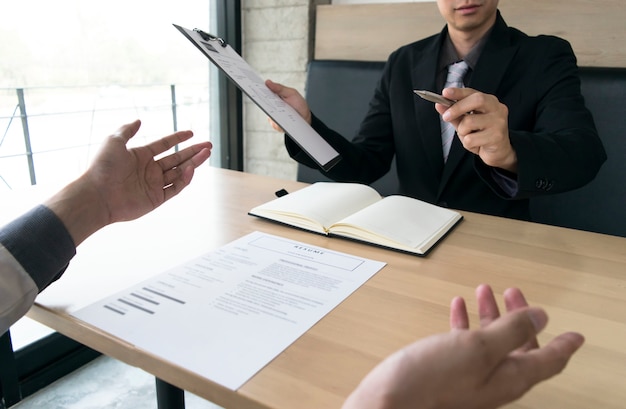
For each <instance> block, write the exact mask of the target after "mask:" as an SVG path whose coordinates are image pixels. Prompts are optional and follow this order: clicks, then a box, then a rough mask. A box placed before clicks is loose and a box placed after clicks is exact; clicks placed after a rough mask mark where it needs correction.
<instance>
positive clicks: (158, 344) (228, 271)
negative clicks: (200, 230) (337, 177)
mask: <svg viewBox="0 0 626 409" xmlns="http://www.w3.org/2000/svg"><path fill="white" fill-rule="evenodd" d="M384 265H385V263H383V262H378V261H373V260H368V259H364V258H361V257H356V256H352V255H349V254H344V253H338V252H333V251H329V250H327V249H324V248H320V247H315V246H309V245H307V244H304V243H301V242H296V241H292V240H288V239H285V238H281V237H277V236H272V235H268V234H264V233H259V232H254V233H251V234H249V235H247V236H244V237H242V238H240V239H238V240H236V241H234V242H232V243H230V244H227V245H225V246H223V247H221V248H219V249H217V250H215V251H212V252H209V253H207V254H205V255H203V256H200V257H198V258H196V259H194V260H191V261H189V262H187V263H185V264H183V265H181V266H179V267H177V268H173V269H171V270H169V271H167V272H164V273H162V274H160V275H158V276H155V277H153V278H151V279H149V280H146V281H145V282H143V283H140V284H138V285H136V286H133V287H131V288H129V289H127V290H125V291H122V292H120V293H118V294H116V295H113V296H111V297H108V298H106V299H105V300H102V301H100V302H97V303H95V304H92V305H90V306H88V307H85V308H83V309H81V310H79V311H77V312H75V313H74V314H73V315H75V316H76V317H77V318H79V319H81V320H83V321H85V322H88V323H90V324H92V325H94V326H96V327H98V328H100V329H102V330H104V331H106V332H109V333H111V334H113V335H115V336H117V337H119V338H120V339H123V340H124V341H126V342H129V343H131V344H134V345H135V346H136V347H137V348H139V349H142V350H145V351H147V352H150V353H153V354H155V355H157V356H159V357H161V358H162V359H164V360H168V361H171V362H173V363H176V364H178V365H179V366H182V367H184V368H187V369H189V370H191V371H194V372H196V373H198V374H200V375H202V376H204V377H206V378H208V379H210V380H212V381H214V382H216V383H219V384H221V385H223V386H225V387H227V388H230V389H238V388H239V387H241V386H242V385H243V384H244V383H245V382H246V381H247V380H248V379H250V378H251V377H252V376H253V375H254V374H255V373H257V372H258V371H259V370H261V369H262V368H263V367H264V366H265V365H266V364H268V363H269V362H270V361H271V360H272V359H273V358H274V357H276V356H277V355H278V354H280V353H281V352H282V351H283V350H284V349H285V348H287V347H288V346H289V345H290V344H291V343H293V342H294V341H295V340H296V339H297V338H298V337H300V336H301V335H302V334H303V333H305V332H306V331H307V330H308V329H309V328H311V327H312V326H313V325H314V324H315V323H316V322H317V321H319V320H320V319H321V318H322V317H324V315H326V314H327V313H328V312H330V311H331V310H332V309H333V308H335V307H336V306H337V305H338V304H339V303H341V302H342V301H343V300H344V299H345V298H346V297H348V296H349V295H350V294H351V293H352V292H353V291H355V290H356V289H357V288H359V287H360V286H361V285H362V284H363V283H364V282H365V281H367V280H368V279H369V278H370V277H372V276H373V275H374V274H375V273H376V272H378V271H379V270H380V269H381V268H383V267H384Z"/></svg>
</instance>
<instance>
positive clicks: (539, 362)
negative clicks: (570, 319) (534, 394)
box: [489, 332, 585, 402]
mask: <svg viewBox="0 0 626 409" xmlns="http://www.w3.org/2000/svg"><path fill="white" fill-rule="evenodd" d="M584 342H585V338H584V337H583V336H582V335H581V334H578V333H575V332H567V333H564V334H561V335H558V336H557V337H555V338H554V339H552V340H551V341H550V342H549V343H548V344H547V345H546V346H544V347H543V348H540V349H534V350H532V351H531V352H527V353H522V354H514V355H509V357H508V359H506V360H505V361H503V362H502V363H501V364H500V365H499V366H498V367H497V369H496V370H495V371H494V372H493V374H492V376H491V379H490V381H489V384H490V387H491V389H492V390H493V391H494V392H495V393H498V394H499V395H500V401H501V402H510V401H512V400H514V399H517V398H519V397H521V396H522V395H523V394H524V393H526V392H527V391H528V390H530V389H531V388H532V387H533V386H535V385H536V384H538V383H539V382H541V381H544V380H546V379H549V378H551V377H553V376H555V375H557V374H559V373H561V372H562V371H563V369H565V367H566V366H567V363H568V362H569V360H570V359H571V357H572V356H573V355H574V353H575V352H576V351H578V349H579V348H580V347H581V346H582V345H583V343H584Z"/></svg>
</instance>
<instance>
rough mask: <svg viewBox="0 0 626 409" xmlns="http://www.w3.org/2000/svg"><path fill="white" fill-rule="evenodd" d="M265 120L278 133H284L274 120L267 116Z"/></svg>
mask: <svg viewBox="0 0 626 409" xmlns="http://www.w3.org/2000/svg"><path fill="white" fill-rule="evenodd" d="M267 122H269V123H270V125H271V126H272V128H274V130H275V131H278V132H280V133H285V130H284V129H283V128H281V127H280V125H278V124H277V123H276V122H274V120H273V119H272V118H270V117H267Z"/></svg>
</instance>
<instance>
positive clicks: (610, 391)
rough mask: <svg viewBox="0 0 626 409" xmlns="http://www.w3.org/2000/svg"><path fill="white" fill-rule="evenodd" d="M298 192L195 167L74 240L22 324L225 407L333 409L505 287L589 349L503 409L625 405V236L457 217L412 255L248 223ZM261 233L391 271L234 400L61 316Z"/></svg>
mask: <svg viewBox="0 0 626 409" xmlns="http://www.w3.org/2000/svg"><path fill="white" fill-rule="evenodd" d="M302 186H303V185H302V184H300V183H298V182H293V181H284V180H278V179H273V178H268V177H263V176H256V175H251V174H245V173H240V172H234V171H227V170H221V169H216V168H210V167H208V166H207V167H203V168H201V169H199V170H198V172H197V175H196V180H195V181H194V182H193V183H192V185H191V186H190V187H188V189H187V190H186V191H184V192H183V193H181V194H180V196H179V197H177V198H175V199H174V200H172V201H170V202H168V203H166V204H165V205H164V206H162V207H161V208H159V209H157V210H156V211H154V212H153V213H151V214H149V215H147V216H145V217H144V218H142V219H139V220H136V221H133V222H127V223H121V224H117V225H113V226H109V227H107V228H106V229H104V230H102V231H100V232H98V233H97V234H96V235H94V236H92V237H91V238H90V239H89V240H88V241H87V242H85V243H83V245H81V247H80V248H79V249H78V254H77V256H76V257H75V259H74V260H73V262H72V264H71V266H70V268H69V270H68V271H67V273H66V274H65V276H64V277H63V279H62V280H60V281H59V282H57V283H55V284H54V285H52V286H51V287H50V288H49V289H47V290H46V291H45V292H44V293H42V295H41V296H40V297H39V298H38V300H37V304H36V305H35V307H33V309H32V310H31V312H30V313H29V316H30V317H31V318H34V319H36V320H37V321H40V322H42V323H43V324H45V325H48V326H50V327H52V328H53V329H55V330H57V331H59V332H61V333H63V334H65V335H67V336H69V337H71V338H73V339H75V340H77V341H79V342H81V343H83V344H85V345H87V346H89V347H91V348H94V349H96V350H98V351H100V352H102V353H104V354H106V355H109V356H112V357H114V358H116V359H119V360H121V361H124V362H126V363H128V364H130V365H134V366H137V367H140V368H142V369H144V370H145V371H147V372H149V373H151V374H154V375H155V376H156V377H158V378H160V379H163V380H165V381H166V382H168V383H171V384H172V385H175V386H177V387H179V388H182V389H185V390H188V391H190V392H192V393H194V394H197V395H199V396H202V397H204V398H206V399H208V400H210V401H213V402H215V403H216V404H218V405H221V406H223V407H226V408H238V409H246V408H283V409H293V408H298V409H306V408H315V409H319V408H338V407H340V406H341V403H342V402H343V400H344V399H345V397H346V396H347V395H348V394H349V392H350V391H351V390H352V389H353V388H354V387H355V386H356V385H357V383H358V382H359V380H360V379H361V378H362V377H363V376H364V375H365V374H366V373H367V372H368V371H369V370H370V369H371V368H372V367H373V366H374V365H375V364H377V363H378V362H379V361H380V360H381V359H383V358H384V357H385V356H387V355H388V354H390V353H391V352H393V351H395V350H396V349H398V348H400V347H402V346H404V345H405V344H408V343H410V342H412V341H414V340H415V339H417V338H420V337H423V336H426V335H430V334H433V333H436V332H443V331H447V330H448V328H447V325H448V306H449V302H450V300H451V299H452V297H453V296H456V295H461V296H464V297H465V298H466V300H467V301H468V306H469V308H470V309H471V312H472V316H471V319H472V322H473V323H474V324H475V323H476V322H477V316H476V314H475V311H476V303H475V300H474V295H473V294H474V288H475V287H476V286H477V285H478V284H480V283H489V284H491V285H492V287H493V288H494V290H495V291H496V292H497V293H498V294H499V300H500V301H501V296H500V295H501V294H502V292H503V290H504V289H506V288H508V287H512V286H517V287H520V288H521V289H522V290H523V291H524V293H525V294H526V296H527V298H528V300H529V302H530V303H532V304H533V305H537V306H542V307H544V308H545V309H546V310H547V311H548V313H549V315H550V322H549V324H548V327H547V329H546V331H545V332H544V333H542V334H541V336H540V341H542V342H545V341H546V340H547V339H549V338H551V337H552V336H554V335H555V334H558V333H561V332H563V331H566V330H575V331H579V332H582V333H583V334H584V335H585V336H586V339H587V341H586V344H585V345H584V346H583V348H582V349H581V350H580V351H579V352H578V353H577V354H576V355H575V356H574V358H573V359H572V361H571V362H570V364H569V366H568V367H567V368H566V370H565V371H564V372H563V373H562V374H561V375H559V376H558V377H556V378H554V379H552V380H550V381H548V382H545V383H543V384H541V385H539V386H538V387H536V388H534V389H533V390H532V391H531V392H530V393H528V394H527V395H526V396H524V397H523V398H522V399H521V400H519V401H517V402H515V403H513V404H511V405H510V406H508V407H510V408H546V409H547V408H567V409H575V408H580V409H589V408H602V409H612V408H614V409H617V408H624V407H625V405H626V403H625V402H626V239H624V238H618V237H613V236H607V235H601V234H594V233H587V232H582V231H575V230H569V229H564V228H557V227H551V226H545V225H539V224H534V223H528V222H521V221H516V220H508V219H503V218H497V217H491V216H485V215H479V214H474V213H464V216H465V220H464V221H463V222H462V223H461V224H460V225H459V226H458V227H457V228H456V230H454V231H453V233H452V234H450V235H449V236H448V237H446V238H445V240H444V241H443V242H441V243H440V244H439V246H438V247H436V248H435V249H434V250H433V251H432V252H431V253H430V254H429V255H428V256H427V257H425V258H419V257H415V256H411V255H405V254H401V253H396V252H392V251H388V250H384V249H379V248H376V247H371V246H367V245H363V244H358V243H354V242H351V241H347V240H342V239H337V238H332V239H331V238H326V237H323V236H319V235H315V234H311V233H307V232H304V231H300V230H297V229H292V228H289V227H285V226H281V225H278V224H274V223H271V222H268V221H264V220H260V219H257V218H254V217H251V216H248V215H247V211H248V210H249V209H250V208H252V207H253V206H255V205H258V204H261V203H263V202H266V201H268V200H270V199H272V198H274V192H275V191H277V190H279V189H281V188H285V189H287V190H288V191H293V190H296V189H298V188H300V187H302ZM257 230H258V231H262V232H266V233H270V234H276V235H280V236H284V237H287V238H289V239H293V240H298V241H302V242H306V243H310V244H312V245H316V246H323V247H327V248H329V249H332V250H336V251H341V252H346V253H351V254H355V255H358V256H363V257H368V258H371V259H375V260H381V261H385V262H387V263H388V265H387V266H386V267H384V268H383V269H382V270H381V271H380V272H379V273H378V274H377V275H375V276H374V277H373V278H372V279H371V280H369V281H368V282H367V283H366V284H365V285H364V286H363V287H361V288H360V289H359V290H357V291H356V292H355V293H354V294H353V295H352V296H350V297H349V298H348V299H346V300H345V301H344V302H343V303H342V304H340V305H339V306H338V307H337V308H336V309H335V310H333V311H332V312H331V313H330V314H328V315H327V316H326V317H325V318H324V319H322V320H321V321H320V322H319V323H318V324H317V325H315V326H314V327H313V328H312V329H311V330H310V331H308V332H307V333H306V334H305V335H303V336H302V337H301V338H299V339H298V340H297V341H296V342H295V343H294V344H293V345H292V346H290V347H289V348H288V349H286V350H285V351H284V352H283V353H282V354H280V355H279V356H278V357H277V358H276V359H274V360H273V361H272V362H271V363H270V364H269V365H267V366H266V367H265V368H264V369H263V370H261V371H260V372H259V373H258V374H257V375H256V376H254V377H253V378H252V379H251V380H250V381H249V382H247V383H246V384H245V385H244V386H243V387H241V388H240V389H239V390H237V391H231V390H228V389H226V388H224V387H221V386H219V385H217V384H215V383H213V382H211V381H209V380H207V379H204V378H202V377H200V376H198V375H196V374H194V373H190V372H188V371H186V370H184V369H182V368H180V367H177V366H176V365H173V364H170V363H167V362H164V361H163V360H161V359H159V357H156V356H151V355H150V354H147V353H145V352H142V351H140V350H137V349H135V348H134V347H132V346H131V345H128V344H127V343H125V342H124V341H123V340H120V339H116V338H114V337H112V336H110V335H108V334H106V333H103V332H101V331H99V330H98V329H95V328H90V327H89V326H87V325H85V324H84V323H82V322H80V321H78V320H77V319H75V318H73V317H72V316H71V315H69V314H68V313H69V312H72V311H75V310H76V309H78V308H80V307H82V306H85V305H87V304H89V303H90V302H93V301H95V300H96V299H98V298H100V297H104V296H106V295H108V294H111V293H112V292H114V291H117V290H121V289H123V288H125V287H128V286H130V285H132V284H133V283H135V282H138V281H140V280H142V279H144V278H145V277H148V276H150V275H154V274H158V273H161V272H163V271H164V270H166V269H168V268H170V267H173V266H175V265H178V264H181V263H182V262H184V261H186V260H188V259H191V258H193V257H195V256H197V255H200V254H203V253H206V252H207V251H210V250H211V249H214V248H217V247H219V246H221V245H223V244H226V243H228V242H230V241H232V240H235V239H237V238H239V237H241V236H243V235H245V234H247V233H249V232H252V231H257ZM182 342H183V344H184V340H183V341H182ZM181 348H184V345H181Z"/></svg>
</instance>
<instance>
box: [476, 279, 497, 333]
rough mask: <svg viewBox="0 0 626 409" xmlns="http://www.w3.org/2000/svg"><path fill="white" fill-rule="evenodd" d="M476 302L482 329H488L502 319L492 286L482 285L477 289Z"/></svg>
mask: <svg viewBox="0 0 626 409" xmlns="http://www.w3.org/2000/svg"><path fill="white" fill-rule="evenodd" d="M476 300H477V301H478V317H479V319H480V326H481V327H486V326H487V325H489V324H491V323H492V322H493V321H495V320H497V319H498V318H500V310H499V308H498V303H497V301H496V297H495V296H494V294H493V290H492V289H491V287H490V286H488V285H486V284H481V285H479V286H478V287H476Z"/></svg>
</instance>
